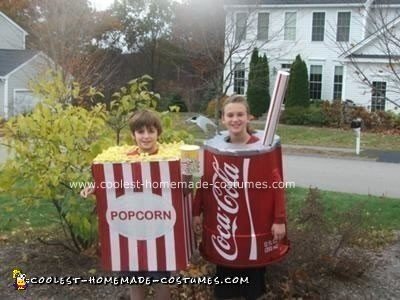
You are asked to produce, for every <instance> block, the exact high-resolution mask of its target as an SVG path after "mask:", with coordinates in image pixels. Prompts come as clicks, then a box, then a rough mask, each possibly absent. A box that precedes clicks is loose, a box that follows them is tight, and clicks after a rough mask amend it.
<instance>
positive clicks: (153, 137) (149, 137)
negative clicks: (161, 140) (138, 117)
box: [133, 126, 158, 153]
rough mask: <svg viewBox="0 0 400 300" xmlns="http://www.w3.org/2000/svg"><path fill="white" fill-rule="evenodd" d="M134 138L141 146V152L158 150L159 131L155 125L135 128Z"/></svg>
mask: <svg viewBox="0 0 400 300" xmlns="http://www.w3.org/2000/svg"><path fill="white" fill-rule="evenodd" d="M133 138H134V139H135V141H136V144H137V145H138V147H139V150H140V152H144V153H154V152H155V151H156V150H157V138H158V132H157V129H156V128H155V127H153V126H152V127H149V128H148V127H145V126H144V127H142V128H140V129H138V130H135V133H134V135H133Z"/></svg>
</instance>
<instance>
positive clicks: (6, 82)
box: [0, 77, 8, 120]
mask: <svg viewBox="0 0 400 300" xmlns="http://www.w3.org/2000/svg"><path fill="white" fill-rule="evenodd" d="M0 80H1V81H3V82H4V95H3V96H4V102H3V104H4V107H3V110H4V119H6V120H7V119H8V78H7V77H0Z"/></svg>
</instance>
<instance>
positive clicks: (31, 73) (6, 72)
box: [0, 12, 49, 119]
mask: <svg viewBox="0 0 400 300" xmlns="http://www.w3.org/2000/svg"><path fill="white" fill-rule="evenodd" d="M27 34H28V33H27V32H26V31H25V30H24V29H23V28H21V27H20V26H19V25H18V24H16V23H15V22H14V21H12V20H11V19H10V18H9V17H7V16H6V15H5V14H4V13H2V12H0V117H1V118H5V119H8V118H10V117H11V116H13V115H16V114H19V113H24V112H28V111H29V110H31V109H32V108H33V107H34V105H35V104H36V103H37V102H38V99H36V98H35V97H34V95H33V93H32V91H31V90H30V88H29V82H30V81H31V80H32V79H34V78H35V77H36V76H37V75H39V74H40V73H42V72H43V71H44V70H45V69H47V68H48V66H49V58H48V57H47V56H46V55H45V54H43V53H42V52H40V51H36V50H29V49H26V48H25V38H26V36H27Z"/></svg>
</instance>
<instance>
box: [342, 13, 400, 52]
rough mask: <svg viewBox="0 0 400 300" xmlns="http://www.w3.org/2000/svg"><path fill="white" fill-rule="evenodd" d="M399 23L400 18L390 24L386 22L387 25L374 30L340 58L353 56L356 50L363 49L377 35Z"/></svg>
mask: <svg viewBox="0 0 400 300" xmlns="http://www.w3.org/2000/svg"><path fill="white" fill-rule="evenodd" d="M399 23H400V16H398V17H396V18H394V19H393V20H391V21H390V22H388V23H387V24H385V25H384V26H382V27H381V28H379V29H378V30H376V31H375V32H374V33H372V34H371V35H369V36H367V37H366V38H365V39H363V40H362V41H360V42H359V43H357V44H356V45H354V46H353V47H351V48H350V49H348V50H346V51H344V52H343V53H342V54H341V56H348V55H353V56H354V54H355V53H356V52H357V51H358V50H360V49H361V48H362V47H364V46H365V45H367V44H368V43H370V42H372V41H373V40H374V39H376V38H377V37H378V36H379V35H381V34H382V33H384V32H385V31H386V30H388V29H391V28H393V27H394V26H396V25H397V24H399Z"/></svg>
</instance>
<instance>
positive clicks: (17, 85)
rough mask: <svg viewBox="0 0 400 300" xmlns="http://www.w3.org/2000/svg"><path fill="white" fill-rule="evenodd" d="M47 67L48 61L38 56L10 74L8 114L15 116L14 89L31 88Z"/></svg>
mask: <svg viewBox="0 0 400 300" xmlns="http://www.w3.org/2000/svg"><path fill="white" fill-rule="evenodd" d="M46 68H47V65H46V61H45V59H44V58H43V56H40V55H39V56H36V57H35V58H33V59H32V60H31V61H29V63H27V64H26V65H24V66H23V67H22V68H21V69H19V70H17V71H16V72H14V73H12V74H11V75H10V76H9V84H8V115H9V117H11V116H13V115H14V114H15V113H14V111H15V110H14V91H15V89H29V85H30V83H31V81H32V80H33V79H35V78H37V77H38V76H39V74H40V72H41V71H44V70H45V69H46Z"/></svg>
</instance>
